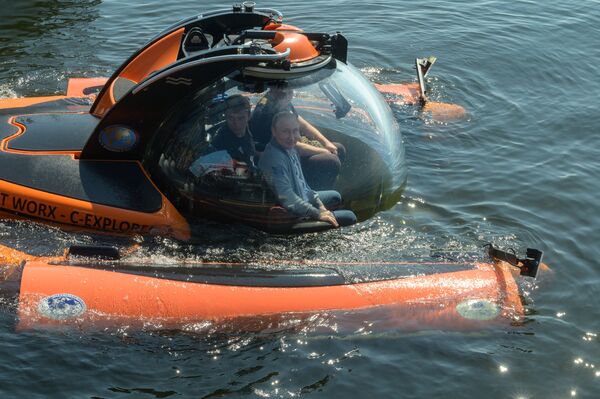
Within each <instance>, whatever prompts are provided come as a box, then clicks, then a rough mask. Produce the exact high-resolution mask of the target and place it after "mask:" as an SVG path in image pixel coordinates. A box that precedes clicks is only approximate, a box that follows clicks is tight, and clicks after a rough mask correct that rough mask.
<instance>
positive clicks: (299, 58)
mask: <svg viewBox="0 0 600 399" xmlns="http://www.w3.org/2000/svg"><path fill="white" fill-rule="evenodd" d="M264 29H265V30H276V31H277V34H276V36H275V39H273V48H274V49H275V51H277V52H279V53H283V52H284V51H286V50H287V49H288V48H289V49H290V51H291V53H290V61H291V62H303V61H308V60H311V59H313V58H315V57H318V56H319V54H320V53H319V52H318V51H317V49H316V48H315V46H313V44H312V43H311V41H310V40H308V38H307V37H306V36H304V35H303V34H301V33H299V32H302V29H300V28H297V27H295V26H292V25H285V24H270V25H267V26H265V28H264Z"/></svg>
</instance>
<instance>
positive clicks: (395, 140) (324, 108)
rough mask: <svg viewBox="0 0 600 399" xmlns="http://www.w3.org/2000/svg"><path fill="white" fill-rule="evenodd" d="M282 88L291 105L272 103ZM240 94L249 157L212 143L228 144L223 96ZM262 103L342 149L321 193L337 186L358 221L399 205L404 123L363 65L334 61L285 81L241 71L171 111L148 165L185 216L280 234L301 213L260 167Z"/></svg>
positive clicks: (265, 132) (264, 137)
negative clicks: (246, 108) (246, 107)
mask: <svg viewBox="0 0 600 399" xmlns="http://www.w3.org/2000/svg"><path fill="white" fill-rule="evenodd" d="M277 90H279V91H281V90H283V91H286V92H287V93H288V94H287V100H286V101H287V105H282V104H278V105H277V106H275V102H274V101H273V98H274V93H275V92H276V91H277ZM237 95H241V96H243V97H244V98H246V99H247V100H249V103H250V109H251V111H250V113H249V114H248V122H249V124H248V126H249V128H248V131H249V132H250V134H251V135H252V140H253V142H254V145H255V147H256V150H257V153H256V156H255V157H253V158H252V160H249V159H248V158H244V159H241V158H240V157H238V156H235V154H233V153H231V151H229V150H227V151H223V150H219V149H218V148H216V146H215V144H216V142H217V141H219V142H222V141H223V140H221V139H217V136H219V134H221V133H220V132H221V131H222V129H223V128H224V126H229V125H228V123H229V122H228V120H226V114H225V111H226V109H225V108H226V106H227V105H226V104H227V99H228V98H232V96H237ZM269 101H270V103H269ZM265 104H267V105H268V106H272V108H273V109H279V110H281V109H280V108H282V107H283V109H284V110H291V111H293V112H294V113H295V114H296V115H297V116H298V117H299V118H300V119H303V120H304V121H306V122H307V123H308V124H309V125H312V127H313V128H315V129H316V130H317V131H318V132H319V133H320V134H321V135H322V136H324V137H325V138H326V139H327V140H328V141H329V142H332V143H337V144H336V145H340V146H341V147H343V149H345V151H344V152H345V156H342V155H344V154H342V153H341V152H338V155H339V165H341V166H339V165H338V166H339V169H337V170H336V171H335V176H333V179H331V180H330V181H329V183H328V186H326V187H323V186H321V187H315V189H319V190H323V189H327V190H336V191H338V192H339V193H340V194H341V196H342V198H343V200H344V202H343V205H342V206H343V208H344V209H349V210H352V211H353V212H354V213H355V214H356V215H357V216H358V219H359V220H364V219H367V218H369V217H370V216H372V215H373V214H374V213H375V212H377V211H379V210H382V209H386V208H388V207H390V206H392V205H393V204H395V203H396V202H397V201H398V198H399V195H400V191H401V189H402V188H403V185H404V183H405V180H406V166H405V161H404V148H403V142H402V136H401V134H400V131H399V126H398V123H397V121H396V120H395V119H394V117H393V114H392V112H391V110H390V108H389V106H388V105H387V103H386V102H385V100H384V99H383V97H382V96H381V94H380V93H379V92H378V91H377V90H376V89H375V87H374V86H373V85H372V84H371V83H370V82H369V81H368V80H367V79H366V78H365V77H364V76H363V75H362V74H361V73H360V72H359V71H358V70H356V69H355V68H354V67H352V66H350V65H346V64H343V63H341V62H339V61H332V63H331V64H330V65H329V66H328V67H326V68H322V69H320V70H318V71H315V72H312V73H310V74H309V75H306V76H303V77H300V78H295V79H288V80H281V79H278V80H272V81H269V80H265V79H261V80H257V79H253V78H251V77H248V76H246V75H245V74H244V71H238V72H236V73H235V74H232V75H230V76H228V77H226V78H223V79H221V80H219V81H217V82H215V83H214V84H212V85H210V86H208V87H205V88H203V89H202V90H200V91H198V92H196V93H194V94H193V95H191V96H188V97H186V98H184V99H182V100H181V101H180V103H178V104H176V105H175V106H174V107H173V109H172V112H171V114H170V116H169V117H168V118H167V120H166V121H165V122H164V123H163V125H162V128H161V131H160V132H159V134H158V135H157V137H159V139H158V140H156V141H155V142H154V143H153V144H152V145H151V149H150V151H149V152H148V154H147V156H146V158H145V159H144V165H145V167H146V168H147V170H148V171H149V172H150V174H151V175H152V177H153V179H154V180H155V181H156V182H157V184H158V185H159V187H160V188H161V189H162V190H163V191H164V192H165V194H166V195H167V197H168V198H169V199H170V200H171V201H172V202H173V203H174V204H175V205H176V206H178V207H179V209H180V210H181V211H182V213H184V215H187V216H189V217H193V216H195V215H198V216H207V215H208V216H209V217H213V216H223V217H226V218H228V219H234V220H238V221H241V222H244V223H248V224H254V225H258V226H259V227H265V226H266V228H267V229H271V227H273V226H275V228H274V229H275V230H277V226H279V223H280V222H281V220H284V219H286V218H287V219H286V220H288V219H289V220H288V222H290V221H291V220H292V219H293V218H294V217H297V216H298V215H293V214H291V213H290V212H289V211H287V212H286V209H285V207H283V206H282V204H281V201H280V200H279V198H278V195H277V194H276V193H275V192H274V189H273V187H271V186H270V185H269V182H267V181H266V180H265V176H264V175H263V173H262V171H261V170H260V168H259V167H258V164H259V159H260V157H261V151H262V150H263V149H264V147H265V145H266V144H267V143H268V142H269V139H270V138H271V136H272V134H271V131H270V130H269V129H268V126H270V119H266V121H267V122H265V123H263V124H262V126H261V125H260V124H258V125H257V124H254V123H253V121H254V119H256V118H255V117H257V114H258V113H259V112H260V111H259V110H262V111H264V109H265ZM273 109H271V110H270V112H272V113H274V112H275V111H273ZM272 113H271V114H269V115H270V116H271V117H272V116H273V115H272ZM263 116H264V115H263ZM263 122H264V121H263ZM257 126H258V127H257ZM306 136H307V137H306V138H302V139H301V141H302V142H304V143H305V144H307V145H309V146H310V145H314V146H315V147H317V148H321V150H319V151H324V149H323V145H322V144H321V143H319V140H315V137H310V135H309V134H306ZM221 144H222V143H221ZM236 158H238V159H236ZM249 163H254V165H248V164H249ZM304 166H305V164H304V161H303V163H302V167H303V173H304V174H305V175H307V176H306V177H307V181H308V182H309V185H310V182H311V181H313V180H314V179H313V180H311V173H310V172H309V171H307V170H306V169H304ZM326 172H327V171H325V172H323V173H326ZM327 173H329V172H327ZM312 174H313V175H314V174H315V171H314V170H313V171H312ZM317 174H318V171H317ZM316 177H317V178H318V177H319V176H316ZM314 181H316V180H314ZM284 205H285V204H284ZM281 223H283V222H281ZM290 223H291V222H290ZM280 230H285V228H282V229H280Z"/></svg>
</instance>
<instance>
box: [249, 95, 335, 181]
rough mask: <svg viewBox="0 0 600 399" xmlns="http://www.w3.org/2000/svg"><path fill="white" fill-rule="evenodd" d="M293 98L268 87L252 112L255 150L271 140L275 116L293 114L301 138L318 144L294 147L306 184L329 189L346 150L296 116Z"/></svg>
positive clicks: (304, 144) (303, 143) (251, 122)
mask: <svg viewBox="0 0 600 399" xmlns="http://www.w3.org/2000/svg"><path fill="white" fill-rule="evenodd" d="M293 96H294V91H293V89H291V88H289V87H271V88H270V89H269V91H268V92H267V93H266V94H265V96H264V97H262V98H261V99H260V101H259V102H258V104H256V107H255V108H254V111H252V117H251V119H250V128H251V129H252V133H253V135H254V140H255V141H256V142H257V148H258V149H259V151H260V150H261V149H262V148H264V146H265V145H266V144H267V143H268V142H269V141H270V140H271V123H272V121H273V116H274V115H275V114H277V113H279V112H283V111H287V112H292V113H294V114H296V116H297V119H298V123H299V125H300V134H301V135H302V136H305V137H307V138H308V139H310V140H312V141H313V142H316V144H317V145H312V144H309V143H305V142H298V144H296V148H297V150H298V152H299V154H300V161H301V164H302V167H303V169H304V175H305V177H306V180H307V181H308V183H309V185H310V186H311V187H314V188H316V189H317V190H328V189H331V188H332V187H333V186H334V184H335V180H336V178H337V176H338V174H339V173H340V169H341V166H342V163H343V162H344V159H345V157H346V148H345V147H344V146H343V145H342V144H340V143H332V142H331V141H329V140H328V139H327V137H325V136H324V135H323V134H322V133H321V132H320V131H319V129H317V128H316V127H314V126H313V125H312V124H310V123H309V122H308V121H307V120H306V119H304V118H302V117H301V116H299V115H298V113H297V112H296V109H295V108H294V106H293V104H292V98H293Z"/></svg>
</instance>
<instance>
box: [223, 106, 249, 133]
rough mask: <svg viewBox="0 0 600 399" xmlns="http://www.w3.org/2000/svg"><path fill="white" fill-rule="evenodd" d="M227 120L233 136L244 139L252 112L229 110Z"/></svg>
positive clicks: (226, 115)
mask: <svg viewBox="0 0 600 399" xmlns="http://www.w3.org/2000/svg"><path fill="white" fill-rule="evenodd" d="M225 120H226V121H227V127H229V129H231V131H232V132H233V134H235V135H236V136H238V137H243V136H244V134H245V133H246V126H248V121H249V120H250V112H248V111H247V110H245V109H242V110H238V111H232V110H228V111H226V112H225Z"/></svg>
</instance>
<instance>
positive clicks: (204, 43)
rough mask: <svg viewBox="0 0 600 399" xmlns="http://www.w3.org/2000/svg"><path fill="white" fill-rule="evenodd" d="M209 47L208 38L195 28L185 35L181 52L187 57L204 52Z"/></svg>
mask: <svg viewBox="0 0 600 399" xmlns="http://www.w3.org/2000/svg"><path fill="white" fill-rule="evenodd" d="M209 47H210V44H209V42H208V38H207V37H206V35H205V34H204V32H202V29H200V28H198V27H195V28H192V29H190V31H189V32H188V33H187V35H185V39H184V40H183V52H184V54H185V55H186V56H187V55H188V54H189V53H194V52H196V51H202V50H206V49H208V48H209Z"/></svg>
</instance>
